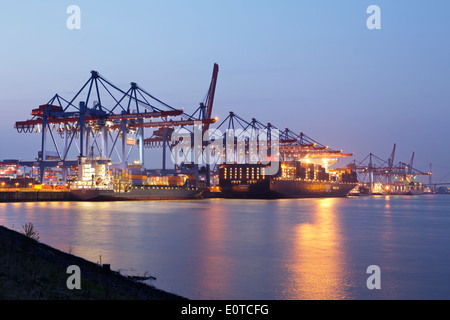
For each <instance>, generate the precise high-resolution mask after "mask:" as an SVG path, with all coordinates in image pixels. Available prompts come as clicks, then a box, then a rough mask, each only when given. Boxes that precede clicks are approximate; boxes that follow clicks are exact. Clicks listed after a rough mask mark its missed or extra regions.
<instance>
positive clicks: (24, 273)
mask: <svg viewBox="0 0 450 320" xmlns="http://www.w3.org/2000/svg"><path fill="white" fill-rule="evenodd" d="M70 265H77V266H79V267H80V269H81V289H80V290H76V289H74V290H69V289H68V288H67V285H66V281H67V278H68V277H69V276H70V274H67V273H66V270H67V267H68V266H70ZM0 299H14V300H17V299H23V300H67V299H70V300H110V299H116V300H147V299H150V300H152V299H153V300H172V299H177V300H178V299H183V298H182V297H179V296H177V295H174V294H170V293H167V292H164V291H161V290H158V289H156V288H154V287H150V286H148V285H145V284H142V283H138V282H135V281H132V280H130V279H127V278H125V277H123V276H122V275H120V274H119V273H117V272H114V271H109V272H108V271H105V270H103V268H101V267H100V266H99V265H97V264H95V263H92V262H89V261H87V260H84V259H82V258H79V257H76V256H73V255H71V254H67V253H64V252H62V251H59V250H56V249H54V248H51V247H49V246H47V245H45V244H42V243H39V242H38V241H37V240H35V239H33V238H30V237H27V236H25V235H23V234H21V233H19V232H16V231H12V230H9V229H7V228H4V227H1V226H0Z"/></svg>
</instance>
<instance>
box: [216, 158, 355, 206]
mask: <svg viewBox="0 0 450 320" xmlns="http://www.w3.org/2000/svg"><path fill="white" fill-rule="evenodd" d="M262 168H263V166H261V165H223V166H221V168H220V169H219V186H220V190H221V192H222V194H223V196H224V197H227V198H248V199H252V198H253V199H280V198H319V197H346V196H347V195H348V194H349V193H350V191H351V190H352V189H353V188H354V187H355V186H356V185H357V182H356V179H355V178H354V177H355V176H354V175H353V174H352V175H351V176H350V175H349V176H346V175H345V174H344V175H341V180H340V181H341V182H338V181H339V180H338V181H336V180H331V179H330V177H329V176H328V175H320V178H322V179H311V178H313V177H314V176H315V177H319V175H317V174H316V175H313V174H311V175H310V177H311V178H304V177H301V178H300V177H290V178H286V177H280V176H279V175H275V176H264V175H262V174H261V172H262ZM298 171H300V170H298ZM327 178H328V179H327ZM342 178H344V179H342Z"/></svg>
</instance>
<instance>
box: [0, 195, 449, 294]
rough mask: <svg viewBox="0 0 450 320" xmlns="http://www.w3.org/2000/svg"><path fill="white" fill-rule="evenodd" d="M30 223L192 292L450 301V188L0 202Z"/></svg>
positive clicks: (14, 222)
mask: <svg viewBox="0 0 450 320" xmlns="http://www.w3.org/2000/svg"><path fill="white" fill-rule="evenodd" d="M27 221H31V222H33V224H34V225H35V226H36V228H37V229H38V231H39V233H40V241H41V242H43V243H46V244H49V245H51V246H53V247H56V248H58V249H60V250H62V251H66V252H68V251H71V252H72V253H73V254H75V255H78V256H81V257H83V258H85V259H87V260H90V261H92V262H98V261H99V260H100V256H101V261H102V263H110V264H111V268H112V269H114V270H119V269H120V270H122V272H124V273H126V272H128V273H138V274H143V273H144V272H146V271H147V272H148V273H149V274H151V275H152V276H155V277H156V278H157V280H155V281H153V282H152V284H153V285H154V286H156V287H158V288H161V289H164V290H167V291H169V292H173V293H177V294H179V295H182V296H185V297H187V298H190V299H262V300H264V299H271V300H278V299H283V300H291V299H450V196H447V195H422V196H409V197H408V196H403V197H402V196H394V197H393V196H391V197H384V196H380V197H355V198H346V199H298V200H226V199H207V200H200V201H151V202H118V203H111V202H103V203H82V202H78V203H69V202H51V203H1V204H0V225H4V226H6V227H8V228H11V229H15V230H18V231H21V229H22V225H23V224H25V223H26V222H27ZM370 265H378V266H379V267H380V269H381V289H380V290H369V289H368V288H367V286H366V280H367V278H368V277H369V276H370V274H367V273H366V270H367V267H368V266H370ZM62 272H65V270H64V271H62Z"/></svg>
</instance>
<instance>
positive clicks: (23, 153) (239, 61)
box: [0, 0, 450, 181]
mask: <svg viewBox="0 0 450 320" xmlns="http://www.w3.org/2000/svg"><path fill="white" fill-rule="evenodd" d="M70 5H78V6H79V7H80V9H81V29H79V30H76V29H75V30H69V29H68V28H67V26H66V20H67V18H68V17H69V16H70V14H67V13H66V10H67V7H68V6H70ZM370 5H378V6H379V7H380V9H381V29H379V30H376V29H375V30H369V29H368V28H367V26H366V21H367V19H368V18H369V17H370V14H368V13H367V12H366V10H367V8H368V7H369V6H370ZM449 12H450V2H449V1H448V0H433V1H424V0H420V1H414V0H410V1H406V0H396V1H392V0H390V1H383V0H371V1H365V0H341V1H336V0H321V1H314V0H307V1H306V0H305V1H300V0H291V1H287V0H283V1H274V0H271V1H264V0H245V1H242V0H241V1H237V0H227V1H222V0H220V1H211V0H208V1H207V0H204V1H197V0H190V1H187V0H186V1H167V0H166V1H163V0H161V1H108V2H106V1H103V2H100V1H81V0H74V1H61V0H59V1H56V0H54V1H43V0H40V1H23V0H21V1H15V2H4V3H2V9H1V10H0V36H1V37H0V39H1V43H2V44H1V51H0V57H1V59H0V72H1V75H0V108H1V110H2V116H1V117H0V134H1V137H2V139H1V141H0V159H24V160H28V159H30V160H31V159H34V158H35V157H36V155H37V152H38V151H39V148H40V136H39V135H38V134H25V133H20V134H19V133H17V132H16V131H15V129H14V123H15V121H20V120H26V119H30V118H31V115H30V112H31V109H33V108H36V107H37V106H38V105H40V104H44V103H46V102H47V101H48V100H49V99H50V98H51V97H52V96H53V95H54V94H55V93H58V94H60V95H61V96H63V97H64V98H66V99H71V98H72V97H73V96H74V95H75V93H76V92H77V91H78V90H79V89H80V88H81V86H82V84H83V83H84V82H85V81H86V80H87V79H88V78H89V77H90V71H91V70H97V71H98V72H99V73H100V74H101V75H103V76H104V77H105V78H106V79H108V80H110V81H111V82H112V83H114V84H116V85H117V86H119V87H121V88H123V89H128V88H129V84H130V82H132V81H134V82H137V83H138V84H139V85H140V86H141V87H142V88H144V89H145V90H147V91H148V92H150V93H152V94H153V95H154V96H156V97H158V98H159V99H161V100H163V101H165V102H166V103H168V104H169V105H171V106H173V107H183V108H184V109H185V110H186V111H187V112H193V111H194V110H195V109H196V108H197V107H198V103H199V102H200V101H202V100H203V99H204V97H205V94H206V92H207V89H208V86H209V82H210V79H211V73H212V68H213V64H214V63H217V64H219V68H220V71H219V77H218V82H217V88H216V97H215V104H214V109H213V116H218V117H219V119H224V118H225V117H226V116H227V115H228V112H229V111H234V112H235V113H236V114H238V115H239V116H241V117H242V118H244V119H248V120H251V118H253V117H255V118H256V119H258V120H259V121H261V122H263V123H266V122H271V123H272V124H273V125H275V126H277V127H278V128H280V129H284V128H285V127H288V128H290V129H291V130H293V131H295V132H300V131H303V132H304V133H305V134H307V135H308V136H310V137H312V138H314V139H315V140H317V141H319V142H321V143H323V144H325V145H329V146H330V147H331V148H334V149H343V151H344V152H346V153H353V154H354V158H355V159H357V160H362V159H363V158H365V157H366V155H367V154H368V153H369V152H372V153H374V154H376V155H378V156H380V157H382V158H386V159H387V158H388V157H389V155H390V153H391V151H392V147H393V144H394V142H395V143H397V153H396V159H395V160H396V162H397V161H404V162H409V161H410V158H411V154H412V152H413V151H414V152H415V155H416V156H415V162H414V167H416V168H417V169H419V170H422V171H427V170H428V169H429V163H430V162H432V163H433V171H434V173H435V177H434V179H435V180H440V179H441V178H443V179H445V177H446V179H445V180H446V181H449V180H450V164H449V160H448V159H450V149H449V148H448V146H449V136H450V128H449V121H450V110H449V103H450V61H449V59H450V41H449V35H450V16H449ZM219 121H220V120H219ZM352 159H353V158H352ZM352 159H348V160H342V162H341V163H342V164H347V163H348V162H350V161H351V160H352ZM157 163H159V160H158V161H157Z"/></svg>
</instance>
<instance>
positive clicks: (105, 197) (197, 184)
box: [70, 157, 206, 201]
mask: <svg viewBox="0 0 450 320" xmlns="http://www.w3.org/2000/svg"><path fill="white" fill-rule="evenodd" d="M78 170H79V172H78V178H77V179H76V180H75V181H72V182H71V186H70V193H71V197H72V199H73V200H85V201H124V200H184V199H198V198H201V197H202V196H203V194H204V192H205V190H206V185H205V184H204V183H203V182H202V181H197V179H196V177H195V176H193V175H178V176H161V175H157V176H153V175H147V174H146V173H145V172H144V171H142V167H141V166H139V165H138V166H133V165H132V166H130V167H128V168H127V169H118V168H112V169H109V160H108V159H88V158H85V157H80V158H79V165H78Z"/></svg>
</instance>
